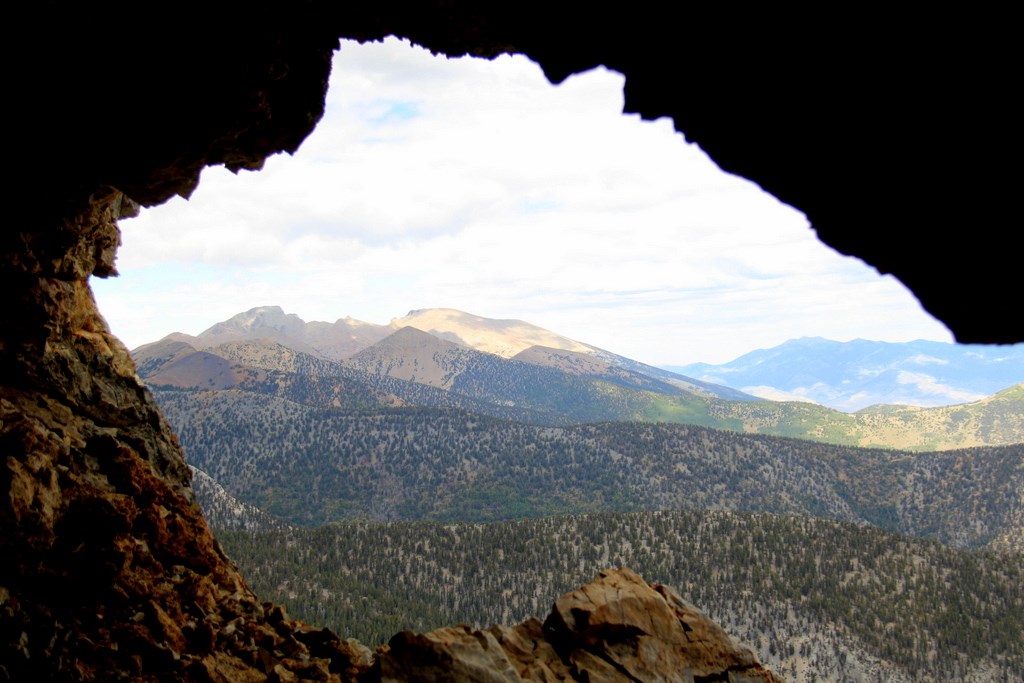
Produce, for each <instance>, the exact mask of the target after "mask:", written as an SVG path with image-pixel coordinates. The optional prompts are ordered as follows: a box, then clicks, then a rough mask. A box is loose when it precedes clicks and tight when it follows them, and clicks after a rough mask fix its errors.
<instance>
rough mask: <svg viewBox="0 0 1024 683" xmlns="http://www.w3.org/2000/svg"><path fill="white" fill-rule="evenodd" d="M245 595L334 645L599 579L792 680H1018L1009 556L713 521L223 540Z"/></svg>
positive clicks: (492, 613)
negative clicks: (322, 629) (716, 631)
mask: <svg viewBox="0 0 1024 683" xmlns="http://www.w3.org/2000/svg"><path fill="white" fill-rule="evenodd" d="M219 537H220V538H221V540H222V542H223V543H224V545H225V548H226V550H227V551H228V553H229V555H230V556H231V557H233V558H234V559H235V560H236V561H237V562H238V563H239V564H240V566H241V567H242V569H243V570H244V571H245V574H246V576H247V577H248V579H249V581H250V582H251V583H252V585H253V586H254V587H255V589H256V590H257V592H258V593H259V594H260V595H262V596H264V597H265V598H267V599H273V600H275V601H280V602H282V603H284V604H286V605H287V606H288V607H289V609H290V610H291V612H292V613H293V614H294V615H295V616H298V617H300V618H303V619H308V620H310V621H313V622H315V623H325V624H329V625H331V626H332V627H333V628H336V629H337V630H338V632H339V633H340V634H342V635H343V636H346V637H347V636H350V637H356V638H359V639H360V640H362V641H363V642H366V643H370V644H373V643H379V642H382V641H384V640H386V639H387V638H388V637H389V636H390V635H391V634H393V633H395V632H397V631H399V630H402V629H414V630H426V629H431V628H434V627H438V626H441V625H443V624H451V623H458V622H465V623H468V624H471V625H477V626H486V625H488V624H491V623H504V624H510V623H514V622H517V621H519V620H521V619H522V618H524V617H525V616H527V615H531V614H533V615H536V614H543V613H545V612H546V611H547V609H548V608H549V606H550V603H551V602H552V601H553V600H554V598H555V597H557V596H558V595H560V594H561V593H562V592H564V591H566V590H569V589H571V588H574V587H575V586H577V585H579V584H581V583H584V582H585V581H588V580H589V579H591V578H592V577H593V576H594V575H595V574H596V572H597V571H598V570H599V569H602V568H605V567H609V566H617V565H626V566H629V567H631V568H632V569H634V570H636V571H638V572H639V573H640V574H641V575H642V576H644V577H646V578H647V579H648V580H650V581H659V582H662V583H665V584H667V585H670V586H672V587H674V588H675V589H677V590H678V591H679V592H680V594H681V595H683V596H684V597H685V598H687V599H688V600H690V601H692V602H693V603H695V604H696V605H698V606H699V607H700V608H701V609H702V610H703V611H705V612H706V613H707V614H708V615H709V616H711V617H712V618H713V619H715V620H716V621H718V622H719V623H721V624H723V625H724V626H725V627H726V628H727V629H728V630H729V631H730V632H732V633H734V634H737V635H738V636H739V637H740V638H741V639H743V640H744V641H746V642H747V643H749V644H751V645H752V646H754V647H755V649H757V650H758V651H759V653H760V656H761V658H762V659H763V661H765V662H766V663H767V664H768V665H770V666H772V667H773V668H774V669H775V670H777V671H779V672H780V673H782V674H783V675H785V676H786V677H787V678H788V679H790V680H794V681H833V680H835V681H911V680H913V681H935V680H943V681H954V680H957V681H959V680H974V681H1014V680H1021V679H1022V677H1024V638H1022V637H1021V634H1022V633H1024V589H1022V585H1024V576H1022V572H1021V563H1020V557H1019V556H1013V555H1010V554H999V553H994V552H965V551H957V550H954V549H951V548H949V547H946V546H943V545H940V544H938V543H934V542H930V541H924V540H920V539H914V538H908V537H905V536H899V535H896V534H891V533H888V532H884V531H881V530H879V529H876V528H873V527H871V526H868V525H856V524H847V523H837V522H830V521H823V520H815V519H809V518H806V517H797V516H775V515H767V514H743V513H734V512H727V511H722V510H718V511H698V510H689V511H674V512H644V513H630V514H597V515H588V516H577V517H557V518H544V519H533V520H523V521H515V522H501V523H493V524H462V523H436V522H415V523H410V522H393V523H377V522H347V523H344V524H338V525H328V526H324V527H321V528H317V529H292V530H281V531H267V532H264V533H252V532H248V533H247V532H221V533H220V534H219Z"/></svg>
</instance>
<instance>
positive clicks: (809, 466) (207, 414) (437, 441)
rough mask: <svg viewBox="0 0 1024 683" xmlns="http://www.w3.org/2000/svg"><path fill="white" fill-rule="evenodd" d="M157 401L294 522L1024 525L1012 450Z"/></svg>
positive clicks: (243, 491) (950, 530)
mask: <svg viewBox="0 0 1024 683" xmlns="http://www.w3.org/2000/svg"><path fill="white" fill-rule="evenodd" d="M156 396H157V399H158V401H159V402H160V404H161V407H162V408H163V410H164V412H165V414H166V415H167V417H168V419H169V420H170V421H171V424H172V425H173V426H174V428H175V431H176V432H177V434H178V437H179V439H180V440H181V443H182V445H183V446H184V448H185V452H186V454H187V456H188V458H189V461H190V462H191V463H192V464H193V465H195V466H196V467H198V468H200V469H203V470H205V471H206V472H207V473H209V474H210V475H211V476H212V477H213V478H214V479H216V480H217V481H218V482H219V483H220V484H221V485H223V486H224V487H225V488H226V489H227V490H228V491H230V492H231V493H232V494H233V495H235V496H237V497H238V498H240V499H241V500H244V501H246V502H249V503H252V504H255V505H257V506H258V507H260V508H261V509H264V510H266V511H267V512H270V513H272V514H274V515H277V516H279V517H282V518H283V519H286V520H288V521H290V522H293V523H298V524H320V523H323V522H327V521H335V520H342V519H360V518H363V519H380V520H389V519H407V520H418V519H437V520H462V521H488V520H502V519H515V518H521V517H538V516H545V515H554V514H571V513H582V512H600V511H630V510H660V509H680V508H691V509H692V508H727V509H736V510H748V511H760V512H774V513H799V514H806V515H811V516H817V517H826V518H831V519H837V520H845V521H853V522H868V523H871V524H875V525H877V526H879V527H881V528H884V529H889V530H891V531H899V532H902V533H907V534H913V535H918V536H924V537H929V538H934V539H936V540H940V541H943V542H945V543H949V544H952V545H955V546H958V547H966V548H974V547H981V546H984V545H985V544H987V543H989V542H991V541H993V540H995V539H997V538H1001V537H1006V538H1011V539H1012V538H1014V537H1018V536H1017V535H1018V534H1019V531H1020V529H1021V528H1022V527H1024V501H1022V499H1021V496H1020V491H1021V490H1024V457H1022V448H1021V447H1014V446H1007V447H998V448H980V449H968V450H958V451H942V452H937V453H919V454H911V453H906V452H902V451H887V450H872V449H857V448H845V447H840V446H829V445H825V444H818V443H811V442H806V441H797V440H793V439H781V438H774V437H766V436H757V435H743V434H736V433H732V432H725V431H717V430H712V429H705V428H701V427H693V426H686V425H670V424H650V423H600V424H592V425H579V426H571V427H539V426H535V425H529V424H523V423H516V422H509V421H502V420H496V419H492V418H487V417H482V416H479V415H474V414H471V413H466V412H462V411H454V410H427V409H389V410H375V411H342V410H336V409H324V408H315V407H311V406H308V405H303V404H298V403H295V402H292V401H286V400H282V399H279V398H274V397H271V396H268V395H264V394H257V393H250V392H242V391H234V392H228V391H220V392H187V391H159V392H156Z"/></svg>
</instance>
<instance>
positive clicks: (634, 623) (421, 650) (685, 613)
mask: <svg viewBox="0 0 1024 683" xmlns="http://www.w3.org/2000/svg"><path fill="white" fill-rule="evenodd" d="M379 665H380V666H379V668H378V670H377V673H378V674H379V676H380V680H381V681H386V682H388V683H391V682H396V683H397V682H398V681H467V682H468V681H495V682H497V681H544V682H551V681H590V682H592V683H593V682H595V681H609V682H612V681H623V682H627V683H628V682H636V681H652V682H654V681H657V682H659V683H660V682H665V683H669V682H672V683H676V682H678V683H693V682H694V681H698V680H716V681H733V682H737V683H738V682H740V681H743V682H751V683H752V682H754V681H762V682H764V683H776V682H778V681H780V680H781V679H779V678H778V677H777V676H776V675H775V674H774V673H772V672H771V671H769V670H767V669H765V668H764V667H763V666H762V665H761V664H760V663H759V662H757V660H756V659H755V657H754V655H753V652H751V651H750V650H749V649H748V648H746V647H743V646H742V645H740V644H738V643H737V642H736V641H734V640H733V639H732V638H731V637H730V636H729V634H727V633H726V632H725V631H724V630H723V629H722V628H721V627H719V626H718V625H716V624H715V623H714V622H712V621H711V620H709V619H708V618H707V617H705V616H704V615H703V614H702V613H701V612H700V611H699V610H698V609H697V608H695V607H693V606H692V605H690V604H688V603H686V602H685V601H684V600H682V598H680V597H679V596H678V595H676V593H674V592H673V591H672V590H671V589H669V588H666V587H665V586H660V585H653V586H652V585H649V584H647V583H646V582H645V581H644V580H643V579H641V578H640V577H639V576H638V575H637V574H636V573H634V572H632V571H630V570H629V569H617V570H609V571H604V572H601V574H600V575H599V576H598V578H597V579H596V580H594V581H593V582H591V583H589V584H587V585H585V586H583V587H582V588H580V589H578V590H575V591H572V592H570V593H567V594H565V595H563V596H562V597H561V598H559V599H558V600H557V601H556V602H555V605H554V607H553V608H552V611H551V614H550V616H548V618H547V620H546V621H545V622H544V624H543V625H541V624H540V622H539V621H537V620H536V619H529V620H527V621H525V622H523V623H522V624H520V625H519V626H516V627H514V628H508V627H500V626H495V627H491V628H490V629H487V630H484V631H474V630H471V629H469V628H467V627H465V626H461V627H458V628H443V629H438V630H436V631H431V632H430V633H424V634H417V633H412V632H409V631H406V632H404V633H400V634H398V635H397V636H395V637H394V638H392V639H391V642H390V643H389V644H388V647H387V648H383V649H382V650H381V651H380V652H379Z"/></svg>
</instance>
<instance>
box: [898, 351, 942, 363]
mask: <svg viewBox="0 0 1024 683" xmlns="http://www.w3.org/2000/svg"><path fill="white" fill-rule="evenodd" d="M907 362H908V363H915V364H917V365H949V361H948V360H944V359H942V358H936V357H935V356H926V355H925V354H923V353H919V354H917V355H915V356H911V357H910V358H908V359H907Z"/></svg>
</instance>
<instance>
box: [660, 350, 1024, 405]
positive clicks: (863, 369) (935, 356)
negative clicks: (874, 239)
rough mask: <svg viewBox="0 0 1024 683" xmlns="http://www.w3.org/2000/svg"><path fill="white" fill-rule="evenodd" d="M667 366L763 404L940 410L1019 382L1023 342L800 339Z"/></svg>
mask: <svg viewBox="0 0 1024 683" xmlns="http://www.w3.org/2000/svg"><path fill="white" fill-rule="evenodd" d="M666 367H667V369H670V370H672V371H674V372H678V373H681V374H685V375H691V376H694V377H697V378H698V379H701V380H704V381H708V382H714V383H717V384H724V385H726V386H729V387H733V388H735V389H739V390H742V391H745V392H747V393H752V394H754V395H757V396H761V397H762V398H770V399H776V400H778V399H788V400H803V401H812V402H815V403H818V404H820V405H827V406H829V407H831V408H834V409H836V410H842V411H844V412H856V411H858V410H862V409H864V408H867V407H869V406H871V405H874V404H908V405H916V406H920V407H938V406H944V405H955V404H961V403H970V402H974V401H978V400H981V399H983V398H985V397H986V396H991V395H993V394H995V393H996V392H998V391H1001V390H1003V389H1006V388H1007V387H1010V386H1013V385H1015V384H1019V383H1021V382H1024V344H1017V345H1012V346H986V345H979V344H947V343H944V342H935V341H928V340H921V339H919V340H915V341H911V342H881V341H871V340H867V339H854V340H852V341H848V342H838V341H833V340H830V339H824V338H822V337H801V338H799V339H791V340H788V341H786V342H783V343H782V344H780V345H778V346H775V347H772V348H768V349H757V350H754V351H750V352H749V353H746V354H744V355H742V356H739V357H738V358H735V359H733V360H732V361H729V362H727V363H722V364H717V365H715V364H708V363H691V364H688V365H670V366H666Z"/></svg>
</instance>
